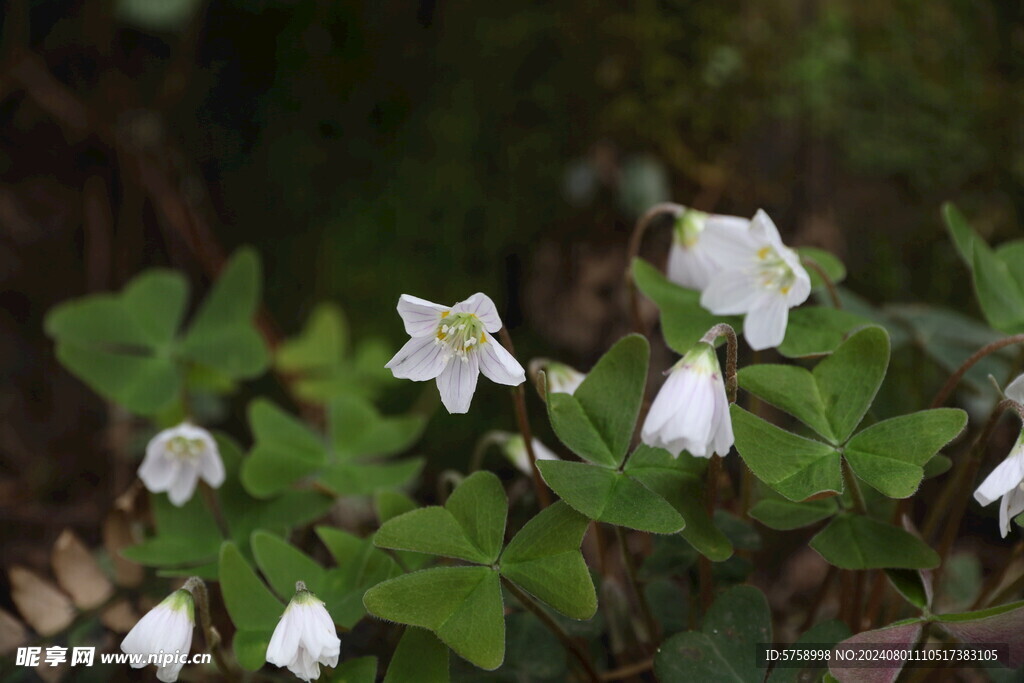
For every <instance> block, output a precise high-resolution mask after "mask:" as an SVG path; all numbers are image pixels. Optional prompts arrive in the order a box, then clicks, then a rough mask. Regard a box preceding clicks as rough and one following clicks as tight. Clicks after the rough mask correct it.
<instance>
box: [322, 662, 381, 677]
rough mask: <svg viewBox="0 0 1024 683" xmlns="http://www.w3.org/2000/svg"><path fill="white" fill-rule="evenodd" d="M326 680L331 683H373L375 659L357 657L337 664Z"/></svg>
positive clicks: (375, 666)
mask: <svg viewBox="0 0 1024 683" xmlns="http://www.w3.org/2000/svg"><path fill="white" fill-rule="evenodd" d="M327 680H328V681H331V682H332V683H374V681H376V680H377V658H376V657H357V658H355V659H349V660H346V661H344V662H339V663H338V666H337V667H336V668H335V669H334V671H333V672H331V674H330V676H329V677H328V678H327Z"/></svg>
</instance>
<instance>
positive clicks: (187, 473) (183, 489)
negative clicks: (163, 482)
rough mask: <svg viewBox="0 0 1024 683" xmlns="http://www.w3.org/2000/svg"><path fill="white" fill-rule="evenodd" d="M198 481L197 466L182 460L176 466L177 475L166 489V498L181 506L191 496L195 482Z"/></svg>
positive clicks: (194, 488)
mask: <svg viewBox="0 0 1024 683" xmlns="http://www.w3.org/2000/svg"><path fill="white" fill-rule="evenodd" d="M198 482H199V468H198V467H197V466H196V465H195V464H194V463H190V462H183V463H181V465H180V466H179V467H178V476H177V477H176V478H175V479H174V481H172V482H171V487H170V488H169V489H167V498H168V499H169V500H170V501H171V503H172V504H174V505H175V506H176V507H181V506H182V505H184V504H185V503H187V502H188V501H189V499H191V498H192V494H193V493H195V490H196V484H197V483H198Z"/></svg>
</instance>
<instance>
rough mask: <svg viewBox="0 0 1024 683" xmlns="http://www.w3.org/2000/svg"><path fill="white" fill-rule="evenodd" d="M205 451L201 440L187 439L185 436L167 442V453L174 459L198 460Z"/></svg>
mask: <svg viewBox="0 0 1024 683" xmlns="http://www.w3.org/2000/svg"><path fill="white" fill-rule="evenodd" d="M205 451H206V444H204V443H203V441H202V440H201V439H189V438H188V437H185V436H176V437H174V438H173V439H171V440H170V441H168V442H167V452H168V453H170V454H171V455H173V456H174V457H176V458H181V459H183V460H187V459H190V458H198V457H199V456H200V455H202V454H203V453H204V452H205Z"/></svg>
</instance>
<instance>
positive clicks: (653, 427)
mask: <svg viewBox="0 0 1024 683" xmlns="http://www.w3.org/2000/svg"><path fill="white" fill-rule="evenodd" d="M685 388H686V384H685V382H684V381H683V377H682V375H680V374H679V373H677V372H672V373H670V374H669V376H668V379H666V380H665V383H664V384H663V385H662V386H661V389H660V390H659V391H658V394H657V396H655V397H654V401H653V402H652V403H651V407H650V409H649V410H648V411H647V417H646V418H645V419H644V426H643V428H641V430H640V436H641V438H642V440H643V441H644V443H647V445H649V446H655V447H656V448H657V447H659V446H657V445H656V444H654V443H653V441H654V440H655V439H656V438H657V435H658V433H659V432H660V431H661V428H662V427H664V426H665V424H666V423H667V422H668V421H669V420H670V419H672V416H673V415H675V412H676V409H677V407H678V405H679V402H680V398H681V397H682V392H683V390H684V389H685ZM648 439H650V442H648Z"/></svg>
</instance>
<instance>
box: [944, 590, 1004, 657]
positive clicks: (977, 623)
mask: <svg viewBox="0 0 1024 683" xmlns="http://www.w3.org/2000/svg"><path fill="white" fill-rule="evenodd" d="M935 619H936V621H937V622H938V623H939V625H940V626H941V627H942V628H943V630H945V631H948V632H949V634H950V635H952V636H953V637H954V638H957V639H958V640H960V641H962V642H964V643H968V644H978V645H981V644H991V643H1006V644H1007V645H1008V646H1009V648H1008V652H1005V654H1003V653H1000V657H999V661H1000V662H1002V664H1003V665H1004V666H1007V667H1009V668H1011V669H1016V668H1019V667H1020V666H1022V665H1024V601H1021V602H1012V603H1009V604H1006V605H999V606H998V607H990V608H988V609H983V610H977V611H974V612H962V613H959V614H943V615H940V616H937V617H936V618H935Z"/></svg>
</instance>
